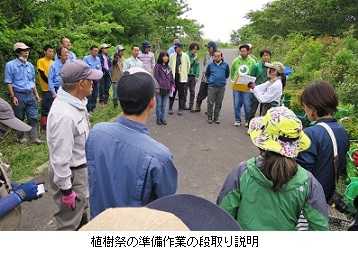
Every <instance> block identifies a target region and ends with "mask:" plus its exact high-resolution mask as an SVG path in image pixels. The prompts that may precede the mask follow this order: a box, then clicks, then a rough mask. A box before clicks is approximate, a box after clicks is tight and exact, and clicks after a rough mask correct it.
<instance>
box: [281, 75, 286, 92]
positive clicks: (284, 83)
mask: <svg viewBox="0 0 358 254" xmlns="http://www.w3.org/2000/svg"><path fill="white" fill-rule="evenodd" d="M280 76H281V82H282V90H283V89H285V86H286V75H285V73H281V74H280Z"/></svg>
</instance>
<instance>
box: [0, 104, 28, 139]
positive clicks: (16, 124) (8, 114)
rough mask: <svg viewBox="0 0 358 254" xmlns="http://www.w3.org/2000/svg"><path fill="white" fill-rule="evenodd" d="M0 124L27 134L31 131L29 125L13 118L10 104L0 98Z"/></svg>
mask: <svg viewBox="0 0 358 254" xmlns="http://www.w3.org/2000/svg"><path fill="white" fill-rule="evenodd" d="M0 123H2V124H4V125H6V126H7V127H9V128H11V129H14V130H17V131H22V132H28V131H30V130H31V126H30V125H28V124H26V123H24V122H23V121H20V119H18V118H16V117H15V114H14V111H13V110H12V108H11V106H10V104H9V103H7V102H6V101H5V100H3V99H2V98H0Z"/></svg>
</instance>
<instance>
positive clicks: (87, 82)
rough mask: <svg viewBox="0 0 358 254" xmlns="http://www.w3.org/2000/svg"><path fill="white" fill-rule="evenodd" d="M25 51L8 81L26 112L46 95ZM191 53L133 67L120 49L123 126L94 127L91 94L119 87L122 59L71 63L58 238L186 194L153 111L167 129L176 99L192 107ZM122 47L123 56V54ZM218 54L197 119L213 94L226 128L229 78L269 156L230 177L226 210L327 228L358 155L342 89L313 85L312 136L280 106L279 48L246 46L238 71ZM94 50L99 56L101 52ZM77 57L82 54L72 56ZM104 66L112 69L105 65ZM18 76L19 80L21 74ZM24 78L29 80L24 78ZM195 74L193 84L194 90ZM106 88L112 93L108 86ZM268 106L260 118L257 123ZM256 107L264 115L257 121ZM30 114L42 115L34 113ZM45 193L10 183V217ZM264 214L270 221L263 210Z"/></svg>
mask: <svg viewBox="0 0 358 254" xmlns="http://www.w3.org/2000/svg"><path fill="white" fill-rule="evenodd" d="M107 46H109V45H107ZM107 46H105V47H102V48H101V50H102V53H103V54H104V55H106V51H104V50H103V49H104V48H107V49H108V48H109V47H107ZM15 48H16V49H21V50H18V53H19V58H18V59H16V60H15V62H11V64H8V65H7V67H6V69H7V71H8V74H7V75H6V77H7V78H6V81H7V84H8V86H9V92H10V95H11V98H12V103H13V107H14V109H15V112H16V107H18V105H19V100H21V103H22V105H24V107H23V108H24V109H23V110H24V111H25V112H26V113H27V112H28V111H29V110H28V109H27V108H26V107H27V106H28V105H30V104H31V103H32V102H34V103H36V102H35V98H34V97H33V96H34V95H35V97H36V95H37V92H35V90H36V89H34V84H33V81H32V79H31V78H32V77H33V75H34V72H33V71H29V72H27V73H26V72H24V70H27V69H26V68H29V70H30V67H29V66H31V65H30V64H29V63H28V62H26V61H25V62H24V61H23V58H24V56H26V54H25V53H27V55H28V48H27V47H26V45H23V44H21V45H19V44H15ZM149 48H150V47H149ZM190 48H191V52H190V54H191V55H187V54H185V53H184V52H183V51H182V45H181V44H180V43H179V42H178V41H176V42H175V44H174V45H173V49H174V53H171V52H161V53H160V54H159V58H158V61H157V64H155V62H154V60H153V59H154V58H153V57H154V54H153V53H152V52H150V50H148V44H147V43H143V50H142V52H140V49H139V48H138V47H133V48H132V56H131V58H129V59H127V60H125V61H122V59H121V56H120V55H121V54H118V51H117V52H116V55H115V57H114V61H113V62H115V63H118V62H121V63H122V62H123V72H121V73H120V78H119V79H118V82H117V83H116V84H115V86H113V87H115V88H114V89H115V91H114V92H115V94H116V98H117V99H116V100H117V101H118V102H119V104H120V106H121V110H122V113H123V114H122V115H121V116H120V117H119V118H118V119H117V120H116V121H114V122H111V123H100V124H97V125H95V126H94V127H93V128H92V129H90V124H89V118H88V113H87V112H88V111H87V108H86V107H87V100H88V99H87V98H88V97H90V96H91V95H92V94H93V90H94V87H95V83H96V82H97V81H99V80H101V81H100V82H105V81H103V80H106V77H105V75H106V71H108V77H111V78H109V79H108V80H111V79H112V77H113V66H112V67H110V64H109V63H110V62H111V59H110V58H109V57H105V58H106V60H104V59H103V60H100V62H101V64H99V62H98V65H97V64H96V63H94V64H92V66H91V65H90V64H88V63H86V59H85V61H82V60H72V61H68V60H66V61H65V62H64V63H63V66H62V68H61V71H60V73H59V75H60V80H61V85H60V86H59V87H58V89H57V91H56V89H55V93H56V96H55V99H54V101H53V103H52V106H51V108H50V110H49V113H48V119H47V130H48V131H47V143H48V148H49V157H50V160H49V177H50V184H51V186H52V188H53V189H54V196H53V199H54V202H55V203H56V205H57V212H56V214H55V216H54V217H55V219H56V222H57V228H58V229H59V230H77V229H79V228H81V227H82V226H83V225H84V224H86V223H87V222H88V221H89V220H90V219H92V218H94V217H96V216H97V215H99V214H100V213H102V212H104V211H105V210H106V209H109V208H113V207H143V206H146V205H147V204H149V203H151V202H153V201H155V200H157V199H161V198H163V197H166V196H169V195H173V194H175V193H176V191H177V183H178V172H177V169H176V166H175V164H174V162H173V155H172V154H171V152H170V151H169V149H168V148H167V147H166V146H164V145H163V144H161V143H159V142H157V141H156V140H154V139H153V138H151V137H150V135H149V131H148V128H147V125H146V124H147V122H148V120H149V119H150V118H151V115H152V113H153V112H154V111H156V113H157V120H158V121H157V122H158V124H165V123H166V118H165V112H166V109H167V108H168V107H167V106H166V102H168V98H169V110H170V109H172V106H173V103H172V102H173V101H174V100H175V93H176V92H178V93H179V110H178V114H179V115H180V114H182V112H183V110H185V109H186V97H187V92H186V91H187V90H189V91H192V92H195V89H193V88H192V87H195V85H194V81H195V83H196V79H197V77H198V73H199V72H200V71H198V68H199V67H198V66H196V67H195V68H194V69H195V70H192V69H191V67H193V66H195V61H196V62H197V61H198V60H197V56H196V51H197V50H198V49H199V46H198V45H197V44H192V45H191V46H190ZM117 49H121V50H120V52H121V51H123V48H122V47H118V48H117ZM146 49H147V50H146ZM208 49H209V53H210V55H208V56H206V60H205V64H206V65H207V66H206V69H205V76H203V78H202V82H201V84H200V89H199V94H198V96H197V100H196V105H195V108H194V98H195V96H193V94H192V96H190V100H189V108H190V106H192V108H191V110H192V111H193V112H198V111H200V106H201V103H202V101H203V100H204V99H205V97H206V96H208V111H207V114H208V121H209V123H213V122H216V123H220V122H219V114H220V107H221V103H222V99H223V91H224V89H225V85H226V80H227V79H228V78H229V77H230V79H231V80H232V83H233V89H234V104H235V110H238V111H239V110H241V107H242V105H243V106H244V110H245V121H246V125H247V126H248V127H249V129H248V134H249V135H250V137H251V140H252V143H253V144H254V145H255V146H256V147H257V148H258V155H255V156H253V158H252V159H249V160H247V161H245V162H242V163H240V164H239V166H238V167H237V168H236V169H234V170H233V171H232V172H231V173H230V174H229V175H228V177H227V178H226V180H225V183H224V184H223V187H222V189H221V191H220V193H219V194H218V199H217V205H218V206H219V207H221V208H222V209H223V210H225V211H226V212H227V213H229V214H230V215H231V216H232V217H233V218H234V219H235V220H236V221H237V222H238V224H240V226H241V228H242V229H244V230H295V229H298V228H306V229H310V230H327V229H328V204H331V203H334V202H335V188H336V182H337V179H338V178H339V177H340V176H341V175H343V174H345V170H346V162H345V155H346V152H347V151H348V149H349V141H348V135H347V133H346V131H345V130H344V128H343V127H342V126H341V125H340V124H338V123H337V121H336V120H335V119H334V113H335V112H336V111H337V106H338V98H337V95H336V93H335V90H334V88H333V87H332V86H331V85H330V84H328V83H327V82H324V81H316V82H313V83H312V84H310V85H308V86H307V87H306V88H305V90H304V92H303V94H302V96H301V104H302V106H303V108H304V111H305V112H306V114H307V116H308V118H309V119H310V120H311V121H312V122H315V123H316V124H315V125H313V126H312V127H309V128H307V129H303V127H302V123H301V121H300V120H299V119H298V118H297V116H296V115H295V114H294V113H293V112H292V111H291V110H289V109H287V108H286V107H284V106H281V105H280V103H281V96H282V90H283V87H284V83H285V75H284V67H283V65H282V64H280V63H278V62H273V63H269V62H270V61H269V58H270V56H271V52H269V51H268V50H263V51H262V52H261V56H262V59H263V60H262V62H259V63H257V64H254V58H253V57H252V56H250V54H249V52H250V46H249V45H247V44H245V45H242V46H240V56H239V57H238V58H236V59H235V60H234V62H233V66H232V68H231V74H230V69H229V66H228V65H227V64H226V63H225V62H224V61H223V56H222V52H220V51H219V50H218V49H217V48H216V45H215V44H213V43H212V42H211V43H208ZM170 50H171V49H170ZM170 50H169V51H170ZM91 51H93V55H95V51H96V50H95V48H92V49H91ZM170 53H171V54H170ZM140 54H145V57H144V58H142V59H144V60H143V61H142V60H140V59H139V55H140ZM93 55H91V57H93ZM67 56H68V57H70V56H72V57H75V56H74V54H69V53H67ZM59 59H61V55H60V56H59ZM91 60H93V59H91ZM91 60H89V59H87V61H90V62H91ZM55 61H56V60H55ZM93 62H94V61H93ZM102 62H103V64H102ZM113 62H112V63H113ZM103 65H104V66H105V68H104V69H103V68H102V67H100V66H103ZM107 67H108V68H107ZM51 68H52V67H51ZM11 70H16V71H17V72H15V73H14V74H10V73H11ZM109 70H111V71H112V72H110V71H109ZM248 73H249V74H250V76H252V75H254V76H255V77H256V79H255V82H248V83H247V84H240V83H239V82H237V81H238V80H241V79H240V75H247V74H248ZM25 74H27V75H25ZM45 74H46V73H45ZM40 75H41V73H40ZM265 75H267V77H265ZM19 77H20V78H21V77H24V78H25V79H24V80H23V81H21V82H18V80H19ZM189 77H191V82H192V83H190V82H188V81H190V79H189ZM44 81H45V80H44ZM188 84H191V86H190V85H188ZM100 86H101V85H100ZM49 87H50V86H49ZM13 88H15V89H13ZM20 88H22V89H24V88H27V89H28V90H21V89H20ZM54 88H55V86H54ZM49 89H50V88H49ZM51 89H52V88H51ZM51 89H50V90H51ZM103 89H104V90H105V92H106V91H107V90H108V89H109V86H108V87H106V86H104V87H103ZM19 91H20V92H19ZM25 91H26V92H25ZM50 93H52V90H51V91H50ZM29 94H31V95H29ZM20 96H24V97H23V98H22V97H20ZM26 96H28V97H26ZM37 96H38V95H37ZM18 97H19V100H18ZM27 98H31V100H32V101H31V103H27V101H26V99H27ZM105 98H106V97H105V96H104V97H103V102H105ZM255 99H256V100H255ZM107 100H108V98H107ZM15 102H17V103H15ZM259 104H260V105H261V106H260V116H259V117H255V114H256V110H257V108H258V105H259ZM158 105H159V108H158ZM245 105H246V107H245ZM254 107H256V110H255V114H252V113H253V111H252V110H253V108H254ZM7 111H9V107H7ZM236 114H237V115H236V117H237V119H235V125H239V124H240V123H241V119H240V112H236ZM7 116H8V117H7V118H0V122H1V123H3V124H5V125H8V126H9V127H12V128H14V127H15V129H18V130H22V131H24V127H23V126H22V128H19V126H17V125H16V126H15V125H14V124H13V123H14V121H17V123H18V120H16V119H15V116H13V115H11V114H7ZM29 116H30V119H31V116H32V115H31V114H30V115H29ZM158 116H159V117H158ZM32 117H33V116H32ZM9 119H10V120H11V121H8V120H9ZM14 119H15V120H14ZM30 123H32V122H30ZM31 126H32V125H31ZM31 126H28V127H27V128H28V129H29V128H31ZM332 136H334V137H335V138H332ZM10 186H11V185H10ZM37 188H38V185H37V184H35V183H33V182H30V183H26V184H25V185H20V186H14V187H13V188H11V187H10V188H9V190H7V195H5V198H3V196H1V199H0V212H1V213H0V215H1V216H4V215H6V214H8V213H9V212H11V211H12V209H13V208H15V207H16V206H17V205H19V204H20V203H21V202H22V201H26V200H31V199H35V198H38V196H37V195H35V193H36V192H37ZM178 205H179V204H178ZM262 209H265V211H266V213H262V212H261V211H262ZM302 225H303V226H302Z"/></svg>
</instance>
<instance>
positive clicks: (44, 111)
mask: <svg viewBox="0 0 358 254" xmlns="http://www.w3.org/2000/svg"><path fill="white" fill-rule="evenodd" d="M53 100H54V99H53V96H52V93H51V92H50V91H47V92H42V100H41V116H48V113H49V112H50V109H51V106H52V103H53Z"/></svg>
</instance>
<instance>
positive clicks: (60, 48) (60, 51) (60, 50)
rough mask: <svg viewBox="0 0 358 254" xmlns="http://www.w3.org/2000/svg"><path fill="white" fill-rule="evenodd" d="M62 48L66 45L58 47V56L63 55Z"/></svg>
mask: <svg viewBox="0 0 358 254" xmlns="http://www.w3.org/2000/svg"><path fill="white" fill-rule="evenodd" d="M62 49H64V47H58V48H57V49H56V55H57V56H58V58H60V57H61V53H62Z"/></svg>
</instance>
